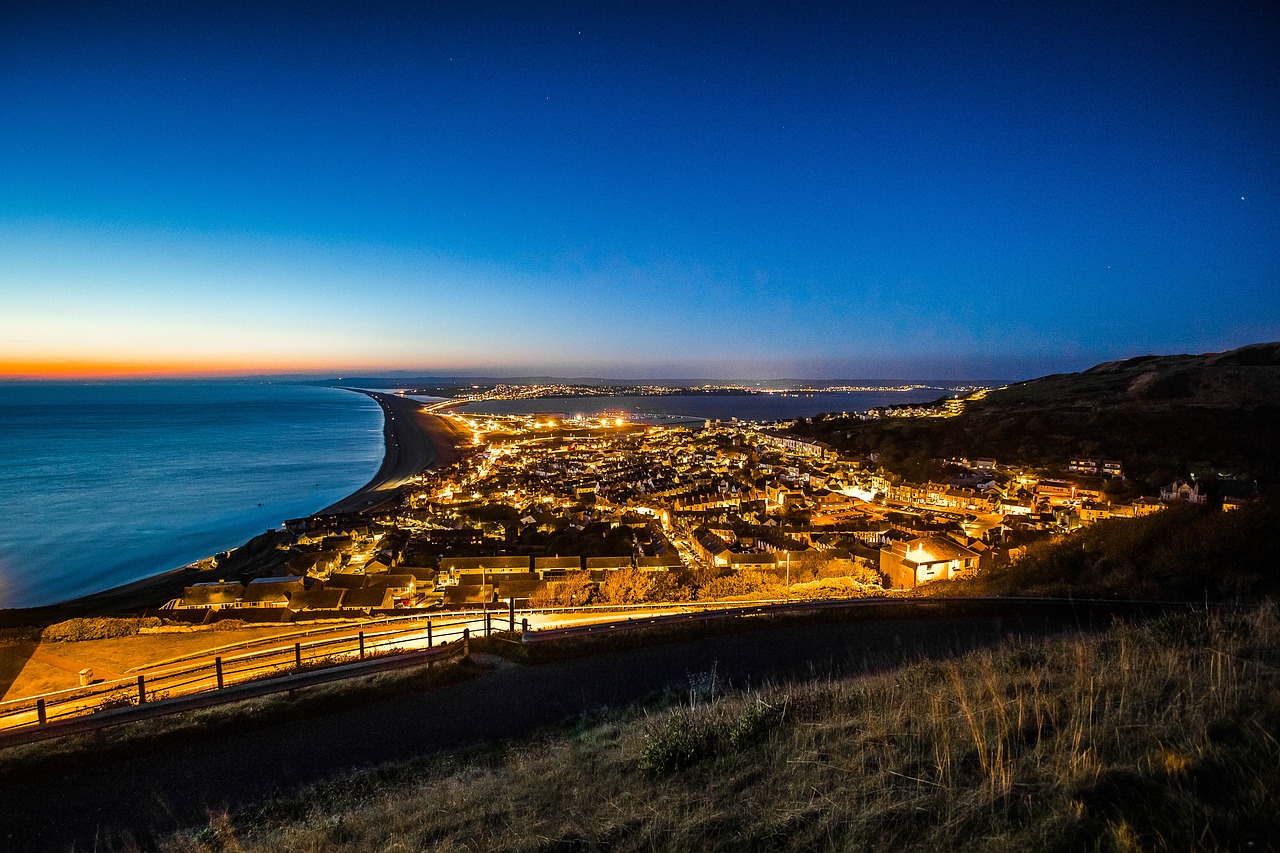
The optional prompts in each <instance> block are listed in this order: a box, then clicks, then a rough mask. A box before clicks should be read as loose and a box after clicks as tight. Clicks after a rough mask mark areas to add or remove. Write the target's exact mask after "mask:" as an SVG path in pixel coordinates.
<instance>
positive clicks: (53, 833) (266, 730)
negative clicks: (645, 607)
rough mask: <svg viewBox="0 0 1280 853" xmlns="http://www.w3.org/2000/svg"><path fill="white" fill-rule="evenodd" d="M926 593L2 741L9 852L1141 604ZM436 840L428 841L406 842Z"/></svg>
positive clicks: (166, 827)
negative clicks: (474, 670) (541, 658)
mask: <svg viewBox="0 0 1280 853" xmlns="http://www.w3.org/2000/svg"><path fill="white" fill-rule="evenodd" d="M919 605H921V606H911V607H907V606H906V605H904V606H903V607H902V610H901V612H900V614H899V615H898V616H896V617H893V618H889V617H886V616H882V615H879V614H876V615H875V617H874V618H872V617H868V618H867V619H866V621H860V620H858V621H834V622H828V621H823V622H800V623H792V622H789V621H788V622H784V623H780V624H766V625H763V626H761V627H760V629H759V630H745V631H743V632H742V633H734V634H728V635H717V636H705V637H702V638H701V639H696V640H692V641H689V640H680V641H675V642H669V643H664V644H660V645H653V646H641V647H637V648H630V649H624V650H621V651H615V652H613V653H607V654H591V655H589V656H586V657H581V658H575V659H569V660H554V661H551V662H548V663H544V664H540V665H537V666H530V667H513V668H505V669H498V670H495V671H493V672H489V673H487V674H484V675H482V676H480V677H477V678H473V679H469V680H465V681H463V682H461V683H457V684H452V685H445V686H439V687H435V688H430V687H428V686H427V685H423V687H422V688H421V689H417V690H400V691H397V692H394V693H392V694H390V695H382V694H379V693H377V692H376V691H374V692H373V693H372V694H371V695H370V696H367V697H363V699H362V700H361V697H359V696H356V695H355V694H352V695H351V696H347V697H345V698H343V699H341V700H335V701H332V702H329V701H324V702H319V703H317V702H311V703H306V702H305V697H306V693H305V691H304V692H303V693H302V694H300V695H299V698H298V701H299V703H300V704H299V706H297V707H296V710H295V709H294V707H293V706H290V707H287V708H285V709H284V710H283V711H281V710H280V709H277V710H276V711H275V712H274V713H271V714H266V715H260V714H252V715H248V716H247V717H246V718H245V719H244V720H242V721H241V722H240V723H238V724H236V723H232V724H230V725H228V724H226V723H225V722H218V721H216V720H214V719H212V718H209V720H208V721H206V718H198V719H196V720H192V721H191V723H192V724H191V725H190V726H188V727H186V728H184V729H183V730H182V731H181V732H179V733H178V734H176V735H171V736H164V737H161V738H155V739H148V738H145V737H140V738H134V739H132V740H129V741H127V742H126V743H124V744H122V745H121V746H119V747H116V746H113V745H112V742H111V741H107V742H103V743H94V742H91V741H90V742H81V744H80V746H81V747H82V749H76V750H68V749H67V748H66V747H60V748H58V750H57V751H46V750H49V749H51V748H49V747H46V748H45V749H41V748H37V747H20V748H16V750H18V751H15V750H10V751H6V752H4V753H0V790H3V791H4V792H5V796H4V797H3V798H0V850H24V851H38V850H67V849H69V847H70V846H71V845H72V844H75V845H78V846H77V848H76V849H80V850H89V849H95V847H96V849H98V850H104V849H130V848H129V845H130V844H132V843H134V842H138V843H141V844H142V845H143V846H144V847H145V846H148V845H150V844H152V843H154V842H155V841H156V840H157V839H158V838H159V837H161V836H163V835H164V834H166V833H168V832H172V831H174V830H178V829H182V828H184V827H190V826H198V825H200V824H202V823H204V822H206V821H207V820H208V819H209V815H210V814H217V813H221V812H225V811H226V810H228V809H230V810H232V811H237V810H243V809H246V808H249V807H251V806H252V804H253V803H254V802H256V801H260V800H262V799H263V798H269V797H272V796H284V797H291V796H296V795H298V793H299V791H300V789H301V788H302V787H303V786H305V785H307V784H309V783H317V782H321V781H323V780H325V779H327V778H332V777H335V776H342V775H345V774H350V773H352V772H354V771H357V770H360V769H361V768H368V767H372V766H376V765H379V764H382V763H384V762H395V761H402V760H405V759H408V758H412V757H414V756H424V755H430V754H432V753H434V752H436V751H438V750H442V749H454V748H459V747H467V746H472V745H482V744H493V743H496V742H500V741H501V740H502V739H504V738H512V737H524V736H527V735H529V734H531V733H532V732H534V731H536V730H537V729H539V728H540V727H544V726H555V725H559V724H562V723H564V722H565V721H572V720H575V719H578V718H580V717H581V716H582V715H583V714H584V713H590V712H595V711H597V710H598V709H601V708H619V707H627V706H629V705H630V704H632V703H636V702H641V701H644V700H645V699H646V697H651V696H653V695H654V694H655V693H660V692H662V691H666V690H671V691H674V694H673V695H675V696H685V695H687V694H688V691H689V690H690V689H691V686H692V689H694V690H695V691H699V690H703V689H704V688H703V687H700V686H699V685H702V684H704V683H705V682H706V681H707V679H710V678H712V677H713V674H714V679H715V680H716V682H717V683H718V684H719V688H718V689H727V688H728V687H729V686H733V687H739V688H740V687H744V686H750V685H759V684H761V683H764V682H765V681H768V680H792V679H799V680H806V679H809V678H814V677H824V676H825V675H827V674H831V675H851V674H856V673H860V672H867V671H876V670H879V669H882V668H885V667H892V666H895V665H898V664H900V663H901V662H902V661H904V660H912V659H918V658H920V657H931V658H934V659H938V660H947V659H949V658H951V657H953V656H954V655H956V654H958V653H960V652H962V651H964V650H969V649H974V648H982V647H986V646H990V645H995V644H999V643H1001V642H1002V641H1004V640H1005V638H1007V637H1008V636H1009V635H1010V634H1013V633H1017V634H1020V635H1026V636H1035V635H1042V634H1045V633H1055V632H1062V631H1068V632H1073V631H1076V630H1079V629H1080V628H1081V627H1089V626H1093V627H1095V628H1098V627H1104V626H1106V625H1109V624H1110V621H1111V618H1112V614H1113V613H1114V612H1129V609H1128V608H1112V607H1109V606H1105V607H1077V606H1069V605H1068V606H1064V605H1062V604H1061V603H1049V602H1047V603H1045V604H1043V605H1036V606H1026V605H1017V604H998V605H994V604H993V605H988V606H984V607H977V608H975V607H973V606H970V605H964V604H959V605H952V604H945V605H944V604H934V603H931V602H920V603H919ZM913 617H914V618H913ZM850 618H854V616H853V615H851V616H850ZM140 725H144V724H140ZM124 735H125V733H124V732H123V731H120V733H119V734H118V735H117V734H112V735H110V737H112V738H114V737H117V736H120V737H123V736H124ZM86 737H87V736H86ZM562 793H563V794H564V796H565V797H566V798H567V799H566V800H564V801H561V800H560V799H559V798H560V797H561V795H562ZM545 795H546V797H547V798H549V799H548V803H547V807H548V808H560V807H561V805H564V804H566V803H567V802H568V800H572V799H573V798H574V796H573V795H572V793H565V792H560V791H557V790H553V789H548V790H547V791H546V792H545ZM584 796H585V794H584ZM423 846H430V845H426V844H424V845H421V846H419V845H416V844H415V845H411V846H410V847H409V848H407V849H421V847H423ZM483 846H484V845H481V847H483ZM231 849H235V848H234V846H233V847H232V848H231ZM276 849H280V848H276ZM303 849H315V850H322V849H328V848H327V847H326V846H325V845H324V844H321V845H319V846H317V847H304V848H303ZM354 849H386V848H381V847H379V846H378V845H373V846H372V847H369V848H361V847H360V846H358V845H357V846H356V847H355V848H354Z"/></svg>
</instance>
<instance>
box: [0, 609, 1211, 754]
mask: <svg viewBox="0 0 1280 853" xmlns="http://www.w3.org/2000/svg"><path fill="white" fill-rule="evenodd" d="M967 605H969V606H972V605H978V606H981V607H984V608H987V609H993V608H994V609H996V610H999V611H1007V612H1010V613H1017V612H1018V610H1019V609H1022V608H1028V607H1034V606H1039V607H1048V608H1054V609H1058V610H1063V609H1071V610H1074V609H1075V608H1088V609H1093V608H1102V609H1104V610H1107V611H1110V612H1123V611H1126V610H1130V611H1148V610H1153V609H1168V608H1171V607H1172V608H1185V607H1187V606H1188V605H1187V604H1186V603H1178V602H1133V601H1112V600H1097V599H1075V600H1069V599H1046V598H977V597H975V598H888V599H884V598H866V599H839V600H819V601H789V602H778V601H755V602H718V603H713V602H707V603H700V604H687V603H686V604H681V603H671V604H663V605H631V606H617V605H603V606H600V605H597V606H588V607H558V608H538V609H524V610H521V611H519V613H520V615H521V617H522V618H521V620H520V622H519V623H517V621H516V615H517V612H516V610H515V608H514V606H513V605H511V604H510V603H509V604H508V607H507V608H504V609H502V610H498V609H494V610H483V611H479V610H477V611H470V612H465V613H455V614H451V616H452V617H454V618H453V619H452V621H440V620H432V619H426V620H424V619H422V617H421V616H414V617H390V618H387V619H384V620H374V621H371V622H367V623H363V624H362V626H361V628H362V630H359V631H356V632H355V633H351V632H347V633H342V634H340V635H338V636H330V637H321V638H317V639H306V638H307V637H314V636H315V635H317V634H325V633H329V634H332V633H334V631H335V630H338V629H335V628H333V627H330V628H327V629H321V628H316V629H309V630H307V631H304V632H299V633H294V634H289V635H286V636H284V637H281V636H276V637H272V638H263V639H260V640H253V641H250V642H249V643H247V644H237V645H233V646H228V647H225V648H223V649H220V650H213V651H222V652H223V653H222V654H212V653H211V652H206V653H204V656H203V657H199V658H196V659H194V660H185V659H178V660H176V661H173V662H171V663H170V664H166V665H161V666H160V667H151V668H149V669H148V671H147V672H145V673H142V674H138V675H136V676H130V677H128V678H121V679H115V680H112V681H105V682H101V683H99V684H94V685H90V686H87V687H78V688H71V689H69V690H59V691H54V692H51V693H45V694H42V695H39V696H29V697H23V698H21V699H14V700H10V701H7V702H0V747H2V746H5V745H12V744H13V743H15V742H26V741H28V740H36V739H40V738H41V737H43V736H45V735H39V734H34V735H30V736H21V735H20V732H24V731H25V732H38V731H40V730H42V729H47V730H48V735H47V736H54V734H55V733H56V734H60V733H66V732H69V731H71V730H72V727H68V726H67V725H66V724H67V723H68V722H70V721H74V720H82V721H83V723H82V724H79V725H77V726H75V727H74V728H75V729H76V730H90V729H93V728H100V727H101V725H100V724H96V723H94V722H93V721H92V719H91V718H92V717H94V716H95V715H99V714H110V715H112V716H116V714H115V712H117V711H121V709H132V712H133V713H131V714H129V715H128V719H139V718H142V717H145V716H156V715H158V714H160V713H174V712H176V711H179V710H188V709H189V708H191V707H207V706H209V705H214V704H219V703H221V702H230V701H236V700H239V699H243V698H248V697H249V696H258V695H266V694H268V693H272V692H277V691H279V690H292V689H297V688H299V687H303V686H308V685H310V684H318V683H323V682H325V681H334V680H338V679H341V678H350V677H354V676H357V675H362V674H368V673H370V672H374V671H382V670H384V669H391V668H396V667H399V666H409V665H413V664H415V663H418V662H420V661H428V662H429V661H431V660H435V659H437V658H441V657H448V656H449V655H452V654H454V653H456V650H451V651H449V652H447V653H445V654H443V655H437V654H435V652H436V650H437V649H439V648H440V647H441V646H443V645H446V644H450V643H452V642H455V641H462V640H465V638H466V637H467V636H468V635H469V634H470V632H471V629H472V626H474V627H475V630H476V633H477V634H483V635H485V636H488V635H490V634H491V633H493V632H494V631H495V630H500V629H501V628H503V627H508V628H510V629H511V630H512V631H513V632H516V631H517V630H518V633H519V636H520V640H519V642H522V643H537V642H544V641H548V640H556V639H563V638H568V637H575V636H588V635H598V634H608V633H616V632H623V631H635V630H637V629H642V628H647V627H654V626H661V625H674V624H680V623H691V622H706V621H713V620H724V619H741V618H752V617H771V616H779V615H784V614H795V613H805V612H816V611H831V610H852V609H884V608H893V607H899V608H901V607H904V606H905V607H906V608H908V609H909V610H911V611H916V612H917V613H923V612H928V611H934V610H956V609H958V608H963V607H965V606H967ZM1207 606H1212V607H1214V608H1215V609H1216V608H1221V607H1227V608H1231V607H1232V606H1231V605H1207ZM673 607H677V608H680V607H694V608H698V609H696V610H689V611H688V612H681V613H674V614H672V613H667V614H661V615H654V616H645V615H643V613H644V611H652V610H654V609H667V610H669V609H671V608H673ZM599 611H609V612H619V611H623V612H626V611H630V612H634V613H636V615H635V616H632V617H629V618H627V619H615V620H612V621H608V622H599V623H594V624H587V625H574V626H569V627H564V628H544V629H542V630H537V631H530V630H529V620H528V615H529V614H534V613H540V614H552V613H558V614H569V613H591V612H599ZM1024 612H1025V611H1024ZM406 622H407V623H409V624H404V623H406ZM372 628H383V630H369V629H372ZM290 640H292V641H293V642H291V643H290V642H289V641H290ZM259 646H267V647H266V648H258V647H259ZM461 647H462V643H461V642H458V644H457V648H458V649H460V648H461ZM145 706H156V707H155V709H154V713H145V714H143V713H139V712H140V711H141V710H142V709H143V708H144V707H145ZM160 706H163V707H160ZM124 719H125V718H124V717H123V716H122V717H120V719H119V720H118V721H120V722H123V721H124ZM102 724H106V722H105V720H104V721H103V723H102ZM14 736H18V737H16V738H15V737H14Z"/></svg>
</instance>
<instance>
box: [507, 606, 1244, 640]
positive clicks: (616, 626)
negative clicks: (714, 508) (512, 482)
mask: <svg viewBox="0 0 1280 853" xmlns="http://www.w3.org/2000/svg"><path fill="white" fill-rule="evenodd" d="M965 607H970V608H972V607H979V608H983V609H987V610H993V611H1008V612H1009V614H1010V615H1017V616H1025V615H1028V613H1027V610H1028V609H1034V608H1041V609H1052V610H1055V611H1057V612H1059V613H1062V612H1066V611H1072V610H1074V611H1079V610H1085V611H1094V610H1101V611H1105V612H1108V613H1112V614H1115V615H1118V614H1120V613H1134V614H1145V613H1151V612H1161V611H1168V610H1170V609H1180V610H1185V609H1188V608H1196V609H1199V608H1206V609H1212V610H1240V609H1248V607H1249V605H1244V604H1231V603H1215V602H1206V603H1195V602H1185V601H1131V600H1115V599H1105V598H1075V599H1066V598H1035V597H1029V596H1018V597H1015V596H1009V597H994V596H956V597H946V598H943V597H937V598H906V597H903V598H854V599H828V600H816V601H786V602H783V601H764V602H758V603H752V604H746V603H741V602H740V603H738V605H737V606H732V605H731V606H724V607H719V608H715V609H707V610H701V611H694V612H690V613H672V614H664V615H661V616H650V617H647V618H638V619H637V618H634V617H633V618H628V619H625V620H622V619H620V620H615V621H612V622H597V623H595V624H590V625H572V626H569V627H565V628H544V629H542V630H539V631H530V630H528V626H527V624H526V625H525V626H523V630H522V631H521V635H520V642H521V643H524V644H531V643H540V642H546V641H549V640H557V639H565V638H569V637H583V636H595V635H601V634H614V633H622V632H627V631H636V630H641V629H644V628H651V627H657V626H663V625H677V624H687V623H696V622H712V621H718V620H722V619H741V618H745V617H771V616H782V615H787V614H802V613H816V612H822V611H833V610H884V609H891V608H899V609H903V610H905V611H907V612H910V611H917V612H919V611H928V610H934V611H939V610H951V611H955V610H958V609H962V608H965ZM1019 608H1021V610H1019Z"/></svg>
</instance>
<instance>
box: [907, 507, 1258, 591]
mask: <svg viewBox="0 0 1280 853" xmlns="http://www.w3.org/2000/svg"><path fill="white" fill-rule="evenodd" d="M1277 554H1280V500H1278V499H1277V498H1275V497H1272V498H1271V499H1269V500H1265V501H1259V502H1257V503H1253V504H1250V505H1247V506H1245V507H1243V508H1242V509H1239V510H1236V511H1234V512H1222V511H1220V510H1214V509H1208V508H1205V507H1196V506H1189V505H1183V506H1173V507H1170V508H1169V509H1167V510H1165V511H1163V512H1159V513H1156V514H1155V515H1151V516H1147V517H1146V518H1137V519H1112V520H1109V521H1101V522H1097V523H1095V524H1093V525H1090V526H1089V527H1086V528H1083V529H1081V530H1078V531H1076V532H1075V533H1072V534H1070V535H1068V536H1065V537H1062V538H1061V539H1058V540H1055V541H1048V542H1040V543H1036V544H1033V545H1030V546H1028V548H1027V553H1026V556H1024V557H1022V558H1021V559H1019V560H1017V561H1016V562H1012V563H1011V562H1009V561H1008V560H1007V559H1004V560H1001V561H1000V562H997V563H995V564H994V565H992V566H991V567H990V568H989V569H986V570H984V571H982V572H981V573H980V574H978V575H977V576H976V577H974V578H970V579H964V580H956V581H950V582H946V581H935V582H933V583H931V584H928V585H926V586H924V587H921V592H922V593H924V594H931V595H1048V596H1062V597H1067V596H1074V597H1077V598H1080V597H1102V598H1134V599H1137V598H1145V599H1154V600H1183V601H1204V600H1206V599H1207V600H1210V601H1231V600H1235V599H1244V600H1256V599H1259V598H1262V597H1266V596H1271V597H1274V596H1276V595H1278V594H1280V562H1278V561H1277V556H1276V555H1277Z"/></svg>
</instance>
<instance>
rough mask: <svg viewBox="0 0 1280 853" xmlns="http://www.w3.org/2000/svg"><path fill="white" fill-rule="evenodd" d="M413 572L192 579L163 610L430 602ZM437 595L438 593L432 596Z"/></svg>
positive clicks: (426, 582) (363, 607)
mask: <svg viewBox="0 0 1280 853" xmlns="http://www.w3.org/2000/svg"><path fill="white" fill-rule="evenodd" d="M419 573H420V574H422V575H423V576H424V577H419V576H417V575H415V574H413V573H412V572H397V573H390V572H388V573H382V574H376V575H364V574H337V573H335V574H332V575H330V576H329V578H328V579H327V580H324V581H320V580H317V579H315V578H310V577H295V576H292V575H290V576H285V577H270V578H255V579H253V580H251V581H249V583H247V584H243V583H240V582H239V581H226V580H219V581H208V582H205V583H197V584H192V585H191V586H188V587H186V588H185V589H184V590H183V591H182V597H181V598H177V599H174V600H173V601H171V602H169V604H168V605H166V607H165V609H167V610H225V609H239V608H245V609H257V608H286V609H288V610H293V611H303V610H325V611H365V612H369V611H373V610H389V609H392V608H395V607H406V606H411V605H416V606H422V605H424V604H428V603H432V601H431V599H432V595H431V592H430V591H431V590H432V584H431V581H430V579H429V578H427V577H426V575H427V573H430V575H431V576H434V574H435V571H434V569H426V570H421V571H420V572H419ZM436 600H438V598H437V599H436Z"/></svg>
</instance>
